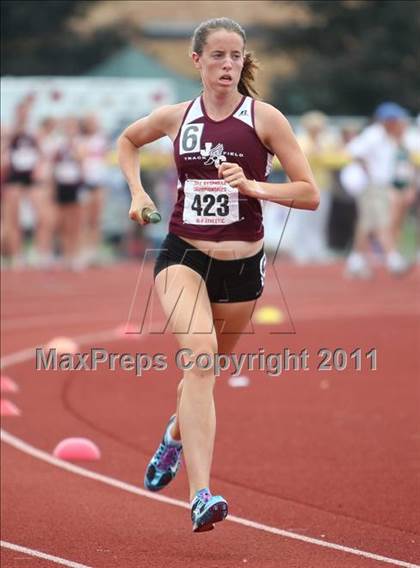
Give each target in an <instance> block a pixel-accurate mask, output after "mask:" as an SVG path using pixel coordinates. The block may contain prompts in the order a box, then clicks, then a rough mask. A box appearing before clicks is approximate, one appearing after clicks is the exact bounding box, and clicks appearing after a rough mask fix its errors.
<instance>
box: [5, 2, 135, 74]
mask: <svg viewBox="0 0 420 568" xmlns="http://www.w3.org/2000/svg"><path fill="white" fill-rule="evenodd" d="M90 4H92V2H90V1H75V0H42V1H39V0H6V1H4V0H2V2H1V16H2V17H1V29H2V52H1V74H2V75H78V74H81V73H84V72H85V71H87V70H88V69H89V68H90V67H92V66H93V65H95V64H97V63H98V62H99V61H101V60H102V59H104V58H106V57H107V56H108V55H110V54H112V53H113V52H114V51H115V50H116V49H118V48H119V47H121V46H122V45H124V44H125V43H126V42H125V40H124V39H123V37H122V34H121V33H120V32H119V31H117V30H115V29H101V30H98V31H97V32H96V33H95V34H93V35H91V36H89V37H87V38H84V37H80V36H79V35H77V34H76V33H74V32H73V31H72V30H71V28H70V27H69V25H68V22H69V19H70V18H72V17H77V16H82V15H83V13H84V12H85V11H86V9H87V8H88V7H89V5H90Z"/></svg>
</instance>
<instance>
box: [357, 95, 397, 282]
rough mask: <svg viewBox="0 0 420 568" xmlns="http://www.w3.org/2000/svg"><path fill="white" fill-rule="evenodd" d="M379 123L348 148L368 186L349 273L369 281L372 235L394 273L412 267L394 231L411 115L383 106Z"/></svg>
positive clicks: (393, 105)
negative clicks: (395, 188)
mask: <svg viewBox="0 0 420 568" xmlns="http://www.w3.org/2000/svg"><path fill="white" fill-rule="evenodd" d="M374 118H375V122H374V123H373V124H372V125H370V126H368V127H367V128H365V129H364V130H363V131H362V132H361V134H360V135H359V136H357V137H356V138H354V139H353V140H352V141H351V142H350V143H349V144H348V146H347V149H348V151H349V153H350V155H351V156H352V157H353V158H354V159H355V160H357V162H358V163H359V164H360V165H361V166H362V168H363V170H364V172H365V174H366V187H365V188H364V189H363V191H361V193H360V194H359V196H358V200H357V202H358V221H357V227H356V234H355V240H354V244H353V250H352V252H351V253H350V255H349V257H348V259H347V264H346V274H347V275H349V276H353V277H362V278H369V277H370V276H371V275H372V271H371V267H370V265H369V263H368V260H367V257H366V253H367V251H368V245H369V236H374V237H375V238H376V239H377V241H378V242H379V244H380V246H381V249H382V251H383V252H384V253H385V255H386V259H385V262H386V266H387V268H388V270H389V271H390V272H392V273H393V274H401V273H403V272H405V271H406V270H407V268H408V264H407V262H406V260H405V259H404V258H403V257H402V255H401V254H400V252H399V251H398V249H397V242H396V240H395V234H392V231H391V218H392V206H391V187H392V184H393V183H394V180H395V175H396V165H397V156H398V151H399V148H400V145H401V142H402V140H403V137H404V133H405V130H406V127H407V118H408V113H407V111H406V110H405V109H403V108H402V107H401V106H399V105H398V104H396V103H390V102H387V103H382V104H381V105H379V106H378V108H377V109H376V111H375V114H374Z"/></svg>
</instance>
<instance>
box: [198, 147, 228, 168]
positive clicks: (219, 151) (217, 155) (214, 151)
mask: <svg viewBox="0 0 420 568" xmlns="http://www.w3.org/2000/svg"><path fill="white" fill-rule="evenodd" d="M223 151H224V147H223V144H216V146H215V147H214V148H213V144H212V143H211V142H206V145H205V148H204V150H200V154H201V156H203V158H207V160H206V161H205V162H204V165H205V166H213V165H214V166H215V167H216V168H218V167H219V166H220V164H221V163H222V162H226V156H224V154H223Z"/></svg>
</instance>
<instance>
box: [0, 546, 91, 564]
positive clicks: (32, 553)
mask: <svg viewBox="0 0 420 568" xmlns="http://www.w3.org/2000/svg"><path fill="white" fill-rule="evenodd" d="M0 544H1V546H2V547H3V548H8V549H9V550H14V551H15V552H22V553H23V554H28V555H29V556H35V557H36V558H42V559H43V560H49V561H50V562H55V564H61V565H62V566H69V567H70V568H91V566H87V565H86V564H79V562H72V561H71V560H66V559H65V558H60V557H59V556H52V554H46V553H45V552H41V551H40V550H34V549H33V548H27V547H26V546H20V545H19V544H13V543H12V542H7V541H6V540H2V541H0Z"/></svg>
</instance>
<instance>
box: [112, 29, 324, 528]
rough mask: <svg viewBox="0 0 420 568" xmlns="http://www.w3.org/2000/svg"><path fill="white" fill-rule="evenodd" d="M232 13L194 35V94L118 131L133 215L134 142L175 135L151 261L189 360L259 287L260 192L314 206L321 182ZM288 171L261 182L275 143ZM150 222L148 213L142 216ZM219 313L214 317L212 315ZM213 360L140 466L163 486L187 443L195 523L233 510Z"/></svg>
mask: <svg viewBox="0 0 420 568" xmlns="http://www.w3.org/2000/svg"><path fill="white" fill-rule="evenodd" d="M245 41H246V38H245V32H244V30H243V29H242V27H241V26H240V25H239V24H237V23H236V22H234V21H232V20H230V19H228V18H218V19H213V20H209V21H207V22H203V23H202V24H200V25H199V26H198V28H197V29H196V30H195V32H194V35H193V38H192V60H193V64H194V66H195V67H196V69H198V70H199V72H200V75H201V80H202V83H203V91H202V94H201V96H199V97H198V98H196V99H195V100H193V101H188V102H183V103H180V104H176V105H169V106H165V107H161V108H159V109H157V110H155V111H153V112H152V113H151V114H150V115H149V116H147V117H146V118H142V119H140V120H138V121H137V122H135V123H134V124H132V125H131V126H129V127H128V128H127V129H126V130H125V131H124V132H123V133H122V135H121V136H120V138H119V140H118V149H119V161H120V166H121V169H122V171H123V173H124V175H125V177H126V179H127V182H128V185H129V187H130V190H131V193H132V204H131V208H130V212H129V216H130V218H131V219H133V220H135V221H137V222H138V223H140V224H144V223H145V221H144V219H143V215H142V211H143V209H144V208H151V209H155V206H154V204H153V202H152V200H151V199H150V197H149V196H148V194H147V193H146V191H145V189H144V188H143V186H142V183H141V180H140V176H139V166H138V149H139V148H140V147H142V146H144V145H145V144H148V143H150V142H152V141H154V140H157V139H158V138H161V137H163V136H169V137H170V138H171V139H172V141H173V144H174V154H175V161H176V167H177V170H178V198H177V202H176V204H175V208H174V210H173V213H172V217H171V220H170V224H169V234H168V235H167V237H166V239H165V240H164V242H163V244H162V250H161V252H160V254H159V256H158V259H157V261H156V265H155V286H156V289H157V293H158V295H159V299H160V301H161V304H162V307H163V310H164V312H165V314H166V315H167V317H168V319H169V324H170V328H171V331H172V332H173V333H174V334H175V336H176V338H177V340H178V343H179V345H180V347H181V348H187V349H190V350H191V351H190V352H191V353H192V355H191V359H190V363H194V361H195V359H196V357H197V356H198V355H199V354H200V353H206V354H210V355H211V356H213V357H214V355H215V354H216V353H231V352H232V349H233V347H234V345H235V344H236V342H237V340H238V339H239V337H240V335H241V331H243V330H244V329H245V327H246V326H247V324H248V323H249V321H250V318H251V315H252V312H253V309H254V307H255V301H256V299H257V298H258V297H259V296H260V295H261V294H262V290H263V284H264V270H265V255H264V249H263V234H264V229H263V223H262V211H261V205H260V201H259V200H268V201H274V202H276V203H280V204H282V205H287V206H292V207H295V208H299V209H316V208H317V207H318V204H319V191H318V188H317V187H316V184H315V181H314V178H313V176H312V173H311V170H310V167H309V165H308V162H307V160H306V159H305V157H304V155H303V153H302V151H301V150H300V148H299V145H298V143H297V141H296V138H295V136H294V134H293V132H292V130H291V127H290V125H289V123H288V121H287V120H286V118H285V117H284V116H283V115H282V114H281V113H280V112H279V111H278V110H277V109H276V108H274V107H272V106H271V105H269V104H267V103H264V102H261V101H258V100H254V98H252V96H251V95H252V93H255V90H254V88H253V86H252V83H253V79H254V70H255V68H256V65H255V63H254V61H253V60H252V57H251V55H250V54H249V53H247V52H246V51H245ZM274 154H275V155H276V156H277V157H278V159H279V160H280V162H281V164H282V166H283V168H284V170H285V172H286V173H287V175H288V178H289V179H290V182H288V183H281V184H274V183H266V181H265V180H266V179H267V176H268V174H269V172H270V168H271V161H272V158H273V155H274ZM146 222H147V221H146ZM213 324H214V325H213ZM214 384H215V376H214V369H213V368H210V369H209V370H204V369H202V368H199V366H198V365H194V364H192V366H191V368H190V369H189V370H187V371H185V372H184V375H183V379H182V380H181V382H180V384H179V386H178V401H177V408H176V412H175V414H174V415H173V416H172V417H171V418H170V420H169V422H168V424H167V426H166V430H165V433H164V436H163V439H162V442H161V444H160V446H159V447H158V449H157V451H156V453H155V454H154V456H153V458H152V459H151V461H150V463H149V465H148V467H147V469H146V474H145V480H144V482H145V486H146V488H148V489H149V490H151V491H159V490H160V489H162V488H163V487H165V486H166V485H167V484H168V483H169V482H170V481H171V480H172V479H173V478H174V477H175V475H176V473H177V471H178V468H179V465H180V459H181V453H182V452H183V453H184V456H185V463H186V468H187V474H188V480H189V486H190V500H191V517H192V521H193V531H195V532H201V531H206V530H211V529H212V528H214V523H215V522H218V521H221V520H223V519H224V518H225V517H226V515H227V511H228V507H227V502H226V501H225V499H224V498H223V497H222V496H220V495H219V496H213V495H212V494H211V492H210V489H209V484H210V468H211V461H212V454H213V445H214V438H215V430H216V416H215V407H214V400H213V388H214Z"/></svg>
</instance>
